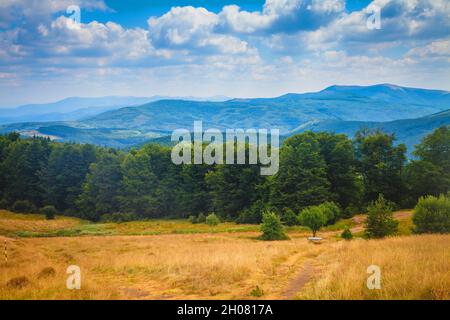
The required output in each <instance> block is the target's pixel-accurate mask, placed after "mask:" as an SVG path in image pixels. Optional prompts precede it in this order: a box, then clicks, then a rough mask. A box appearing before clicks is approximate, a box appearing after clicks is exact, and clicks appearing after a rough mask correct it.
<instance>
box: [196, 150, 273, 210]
mask: <svg viewBox="0 0 450 320" xmlns="http://www.w3.org/2000/svg"><path fill="white" fill-rule="evenodd" d="M246 150H247V151H248V146H247V148H246ZM247 151H246V153H247ZM246 163H247V164H235V165H231V164H219V165H216V166H215V168H214V170H213V171H210V172H208V173H207V174H206V176H205V179H206V184H207V186H208V189H209V191H210V197H211V201H212V207H213V209H214V212H216V213H217V214H218V215H219V217H221V218H222V219H236V218H238V216H239V214H240V213H241V212H243V211H244V210H246V209H248V208H250V207H251V205H252V204H253V203H254V202H255V201H257V200H258V199H260V188H261V186H262V184H263V183H264V181H265V178H264V176H261V173H260V166H259V165H257V164H248V154H247V161H246Z"/></svg>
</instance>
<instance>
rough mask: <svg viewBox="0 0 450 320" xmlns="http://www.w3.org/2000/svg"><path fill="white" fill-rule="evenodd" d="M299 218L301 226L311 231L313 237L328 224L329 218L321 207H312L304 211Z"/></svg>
mask: <svg viewBox="0 0 450 320" xmlns="http://www.w3.org/2000/svg"><path fill="white" fill-rule="evenodd" d="M298 218H299V222H300V224H301V225H303V226H306V227H308V228H310V229H311V231H312V232H313V237H315V236H316V234H317V231H319V230H320V228H321V227H323V226H324V225H325V224H326V222H327V217H326V216H325V214H324V212H323V209H322V208H321V207H320V206H312V207H308V208H305V209H303V210H302V211H301V212H300V215H299V217H298Z"/></svg>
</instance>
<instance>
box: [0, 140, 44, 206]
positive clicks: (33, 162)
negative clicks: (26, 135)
mask: <svg viewBox="0 0 450 320" xmlns="http://www.w3.org/2000/svg"><path fill="white" fill-rule="evenodd" d="M3 153H4V154H3V156H4V160H3V162H2V163H1V165H0V170H1V172H2V174H1V176H3V177H2V179H4V180H3V181H2V182H1V184H2V188H3V197H4V199H5V200H6V201H7V203H9V204H12V203H14V202H15V201H17V200H28V201H30V202H31V203H32V204H33V205H34V206H38V207H39V206H41V204H42V202H43V198H44V190H45V189H43V187H42V185H41V183H40V174H41V172H42V171H43V170H45V168H46V166H47V159H48V156H49V153H50V145H49V141H48V140H46V139H40V138H36V139H27V140H21V139H17V140H14V141H10V142H9V143H8V146H7V147H6V149H5V150H3Z"/></svg>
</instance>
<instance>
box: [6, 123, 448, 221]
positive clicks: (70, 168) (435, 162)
mask: <svg viewBox="0 0 450 320" xmlns="http://www.w3.org/2000/svg"><path fill="white" fill-rule="evenodd" d="M449 146H450V126H443V127H440V128H438V129H436V130H435V131H434V132H433V133H431V134H430V135H428V136H427V137H426V138H424V139H423V141H422V142H421V144H419V145H418V146H416V148H415V155H416V156H417V159H416V160H414V161H410V162H407V161H406V148H405V146H404V145H395V144H394V140H393V137H392V136H391V135H388V134H385V133H382V132H380V131H377V130H375V131H372V132H370V131H367V130H364V131H361V132H358V134H356V136H355V138H354V139H349V138H348V137H347V136H345V135H337V134H330V133H324V132H322V133H313V132H304V133H300V134H296V135H294V136H292V137H289V138H288V139H286V140H285V141H284V143H283V145H282V146H281V148H280V150H279V151H280V152H279V155H280V157H279V160H280V161H279V170H278V171H277V172H276V173H275V174H274V175H272V176H270V177H266V176H262V175H261V170H260V169H261V166H263V165H262V164H253V165H250V164H248V163H249V156H248V153H247V159H246V163H247V164H244V165H237V164H235V165H230V164H228V165H215V164H210V165H208V164H202V165H192V164H182V165H176V164H174V163H173V162H172V160H171V152H172V149H171V148H169V147H164V146H161V145H156V144H146V145H144V146H142V147H141V148H139V149H137V150H132V151H130V152H124V151H119V150H116V149H108V148H101V147H96V146H93V145H90V144H73V143H58V142H51V141H49V140H48V139H43V138H33V139H22V138H20V136H19V135H18V134H14V133H11V134H8V135H6V136H0V209H5V208H6V209H9V210H12V211H15V212H22V213H23V212H36V211H37V210H39V209H40V208H44V207H47V206H53V207H55V209H54V210H57V211H58V212H59V213H62V214H65V215H74V216H78V217H80V218H83V219H89V220H94V221H98V220H101V219H105V221H107V220H109V219H110V218H112V217H117V215H119V216H120V217H121V219H122V218H123V219H127V220H128V219H141V218H162V217H164V218H167V217H178V218H181V217H183V218H186V217H188V216H197V217H200V216H201V215H203V216H204V215H206V214H208V213H211V212H215V213H216V214H217V215H218V216H219V217H220V218H221V219H222V220H225V221H227V220H234V221H238V222H242V223H259V222H261V215H262V213H263V212H264V211H265V210H270V211H273V212H276V213H278V214H279V215H280V216H281V217H282V218H283V219H286V217H287V216H289V215H290V216H292V214H291V213H292V212H294V213H299V212H300V211H301V210H303V209H305V208H307V207H309V206H315V205H320V204H323V203H325V202H329V203H331V202H333V203H334V206H338V207H339V208H340V210H342V212H343V214H344V215H345V216H347V217H350V216H352V215H353V214H355V213H357V212H362V211H363V210H365V208H366V206H367V205H368V204H369V203H371V202H372V201H374V200H376V199H378V197H379V195H383V196H384V197H385V198H386V199H387V200H389V201H392V202H394V203H395V205H396V206H398V207H403V208H405V207H411V206H412V205H415V204H416V203H417V199H418V198H419V197H420V196H423V195H439V194H446V193H447V192H448V191H449V190H450V157H449Z"/></svg>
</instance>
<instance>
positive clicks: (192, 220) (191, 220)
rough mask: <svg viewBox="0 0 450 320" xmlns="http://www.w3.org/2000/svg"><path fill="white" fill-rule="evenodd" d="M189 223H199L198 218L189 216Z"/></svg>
mask: <svg viewBox="0 0 450 320" xmlns="http://www.w3.org/2000/svg"><path fill="white" fill-rule="evenodd" d="M188 221H189V222H190V223H192V224H196V223H197V217H196V216H189V218H188Z"/></svg>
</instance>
